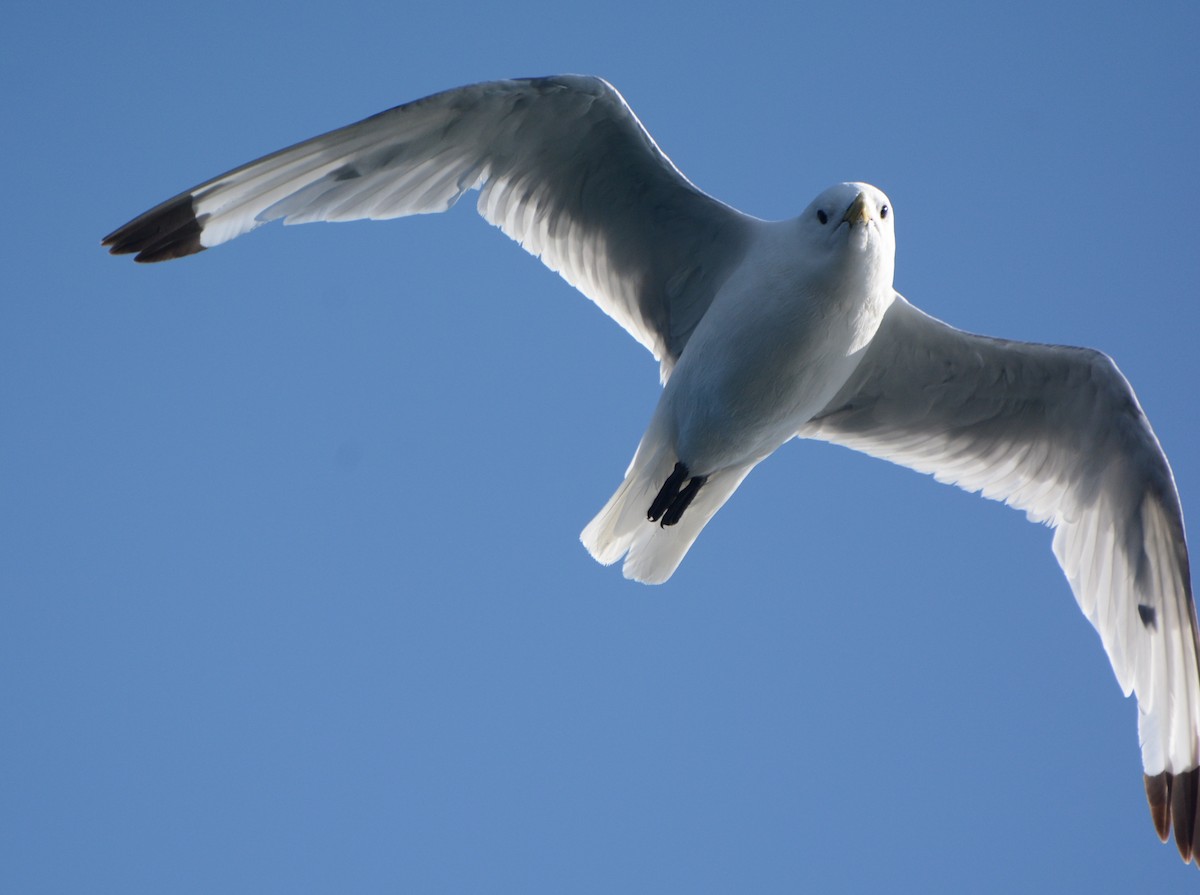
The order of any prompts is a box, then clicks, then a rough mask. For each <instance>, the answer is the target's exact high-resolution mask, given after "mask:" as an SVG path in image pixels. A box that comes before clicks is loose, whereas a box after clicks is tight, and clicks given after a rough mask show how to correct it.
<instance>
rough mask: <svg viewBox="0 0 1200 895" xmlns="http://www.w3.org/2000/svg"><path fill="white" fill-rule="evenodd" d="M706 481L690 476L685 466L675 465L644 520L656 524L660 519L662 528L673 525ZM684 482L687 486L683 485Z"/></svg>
mask: <svg viewBox="0 0 1200 895" xmlns="http://www.w3.org/2000/svg"><path fill="white" fill-rule="evenodd" d="M707 481H708V476H706V475H698V476H692V475H691V474H690V473H689V472H688V468H687V467H686V466H684V465H683V464H682V463H676V464H675V469H674V470H673V471H672V472H671V474H670V475H669V476H667V480H666V481H665V482H664V483H663V486H662V488H660V489H659V492H658V495H657V496H656V497H655V498H654V502H653V503H651V504H650V510H649V512H647V513H646V518H647V519H648V520H650V521H651V522H658V521H659V519H660V518H661V519H662V522H661V523H660V524H661V525H662V527H663V528H666V527H667V526H668V525H674V524H675V523H676V522H678V521H679V520H680V518H682V517H683V511H684V510H686V509H687V508H688V505H689V504H691V502H692V501H693V500H694V499H695V497H696V494H697V493H698V492H699V491H700V488H701V487H703V485H704V483H705V482H707ZM685 482H686V483H687V484H684V483H685Z"/></svg>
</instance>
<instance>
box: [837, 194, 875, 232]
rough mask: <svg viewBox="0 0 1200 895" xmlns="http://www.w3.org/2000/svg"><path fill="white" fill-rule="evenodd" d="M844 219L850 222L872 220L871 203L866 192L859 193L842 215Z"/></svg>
mask: <svg viewBox="0 0 1200 895" xmlns="http://www.w3.org/2000/svg"><path fill="white" fill-rule="evenodd" d="M842 220H843V221H845V222H847V223H850V224H857V223H859V222H864V223H865V222H866V221H869V220H871V205H870V203H869V202H868V200H867V194H866V193H859V194H858V195H857V196H855V197H854V201H853V202H851V203H850V207H849V208H847V209H846V213H845V214H844V215H842Z"/></svg>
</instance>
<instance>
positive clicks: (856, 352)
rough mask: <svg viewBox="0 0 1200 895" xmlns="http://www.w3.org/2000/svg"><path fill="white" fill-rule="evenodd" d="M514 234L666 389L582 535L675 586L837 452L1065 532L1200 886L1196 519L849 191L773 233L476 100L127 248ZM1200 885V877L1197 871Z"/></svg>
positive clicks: (577, 121)
mask: <svg viewBox="0 0 1200 895" xmlns="http://www.w3.org/2000/svg"><path fill="white" fill-rule="evenodd" d="M474 189H477V190H479V191H480V196H479V202H478V206H477V207H478V209H479V213H480V214H482V215H483V217H484V218H486V219H487V220H488V221H490V222H491V223H492V224H495V225H496V226H497V227H499V228H500V229H502V230H503V231H504V232H505V233H506V234H508V235H509V236H510V237H512V238H513V239H515V240H516V241H517V242H519V243H520V244H521V245H522V246H523V247H524V248H525V249H526V250H527V251H529V252H531V253H533V254H534V255H536V256H538V257H539V258H541V259H542V261H543V262H544V263H545V264H546V266H547V267H549V268H550V269H551V270H555V271H557V272H558V273H560V274H561V275H562V276H563V278H564V279H565V280H566V281H567V282H568V283H570V284H571V285H572V286H574V287H576V288H577V289H579V291H581V292H582V293H583V294H584V295H586V296H587V297H588V298H590V299H591V300H592V301H594V302H595V303H596V304H597V305H599V306H600V308H601V309H602V310H603V311H604V312H605V313H606V314H608V315H609V316H610V317H612V318H613V319H614V320H616V321H617V322H618V323H619V324H621V326H623V327H624V328H625V329H626V330H627V331H628V332H629V334H630V335H632V336H633V337H634V338H635V339H637V340H638V341H639V342H641V343H642V345H644V346H645V347H646V348H647V349H649V350H650V352H651V353H653V355H654V357H655V358H656V359H657V360H658V361H659V363H660V365H661V366H660V373H661V378H662V381H663V383H664V388H663V392H662V397H661V399H660V400H659V403H658V407H657V409H656V410H655V412H654V416H653V418H652V419H651V421H650V425H649V427H648V429H647V430H646V434H645V435H644V436H643V437H642V440H641V443H640V444H639V445H638V448H637V452H636V453H635V455H634V458H633V462H632V463H631V464H630V466H629V470H628V472H627V473H626V475H625V480H624V482H622V484H621V486H620V487H619V488H618V489H617V491H616V493H615V494H614V495H613V496H612V499H610V500H609V501H608V503H607V504H606V505H605V506H604V508H603V509H602V510H601V511H600V513H599V514H598V515H597V516H596V518H595V519H593V520H592V522H591V523H590V524H589V525H588V526H587V528H586V529H584V531H583V535H582V539H583V543H584V544H585V545H586V547H587V549H588V550H589V551H590V552H591V554H592V556H594V557H595V558H596V559H597V560H599V561H600V562H602V563H606V564H607V563H613V562H616V561H617V560H618V559H621V558H622V557H624V560H625V562H624V572H625V575H626V576H628V577H630V578H635V579H637V580H639V581H645V582H648V583H657V582H662V581H666V580H667V579H668V578H669V577H670V576H671V574H672V573H673V572H674V571H675V569H676V567H677V566H678V565H679V563H680V561H681V560H682V559H683V556H684V554H685V553H686V552H687V551H688V548H689V547H691V545H692V542H693V541H694V540H695V539H696V536H697V535H698V534H699V533H700V530H701V529H702V528H703V527H704V525H705V523H707V522H708V520H709V519H711V518H712V516H713V514H714V513H716V512H717V510H718V509H720V507H721V505H722V504H723V503H725V501H726V500H728V499H729V497H730V495H731V494H733V492H734V490H736V488H737V486H738V485H739V484H740V483H741V481H742V479H743V478H745V476H746V475H747V473H749V472H750V470H751V469H753V468H754V466H755V465H756V464H757V463H758V462H759V461H761V460H762V459H763V458H764V457H766V456H767V455H768V454H770V453H771V452H773V451H774V450H775V449H776V448H778V447H779V446H780V445H782V444H783V443H784V442H786V441H788V440H790V439H791V438H793V437H800V438H816V439H820V440H823V441H830V442H835V443H837V444H843V445H846V446H847V447H851V448H854V449H855V450H859V451H864V452H866V453H868V454H872V455H874V456H877V457H882V458H884V459H887V460H891V461H893V462H895V463H900V464H903V465H905V466H910V467H912V468H913V469H916V470H919V471H920V472H924V473H930V474H932V475H933V476H934V477H935V478H937V479H938V480H939V481H942V482H952V483H954V484H956V485H959V486H960V487H962V488H965V489H968V490H971V491H979V492H981V493H982V494H983V496H984V497H988V498H992V499H994V500H1003V501H1005V502H1006V503H1008V504H1011V505H1012V506H1014V507H1017V508H1018V509H1022V510H1024V511H1025V513H1026V515H1028V517H1029V518H1030V519H1032V520H1034V521H1036V522H1044V523H1046V524H1047V525H1050V526H1052V527H1054V529H1055V534H1054V542H1053V547H1054V555H1055V556H1056V557H1057V558H1058V561H1059V563H1060V564H1061V565H1062V568H1063V571H1064V572H1066V575H1067V578H1068V580H1069V581H1070V584H1071V589H1072V590H1073V591H1074V593H1075V598H1076V600H1078V602H1079V606H1080V608H1081V609H1082V610H1083V612H1084V615H1086V616H1087V618H1088V620H1089V621H1091V623H1092V624H1093V625H1094V626H1095V628H1096V630H1097V631H1098V632H1099V633H1100V637H1101V639H1102V641H1103V643H1104V648H1105V649H1106V650H1107V652H1108V657H1109V659H1110V660H1111V662H1112V667H1113V670H1114V671H1115V672H1116V676H1117V681H1118V682H1119V684H1120V685H1121V688H1122V689H1123V690H1124V691H1125V694H1126V695H1129V694H1130V693H1136V694H1137V700H1138V710H1139V716H1138V734H1139V738H1140V740H1141V746H1142V760H1143V764H1144V770H1145V786H1146V795H1147V797H1148V799H1149V802H1150V813H1151V816H1152V818H1153V821H1154V826H1155V829H1156V830H1157V831H1158V834H1159V836H1160V837H1161V838H1162V839H1163V840H1164V841H1165V840H1166V838H1167V836H1168V832H1169V831H1170V829H1171V826H1172V825H1174V829H1175V840H1176V843H1177V845H1178V847H1179V852H1180V854H1181V855H1182V856H1183V859H1184V860H1185V861H1190V860H1191V858H1192V857H1193V856H1196V857H1197V858H1200V820H1198V817H1197V806H1198V804H1200V792H1198V785H1200V774H1198V772H1197V765H1198V764H1200V761H1198V759H1200V755H1198V743H1200V666H1198V664H1197V652H1198V650H1197V631H1196V612H1195V606H1194V603H1193V600H1192V593H1191V577H1190V572H1189V568H1188V554H1187V544H1186V541H1185V538H1184V528H1183V516H1182V511H1181V508H1180V502H1179V496H1178V493H1177V491H1176V489H1175V481H1174V478H1173V476H1172V474H1171V469H1170V466H1169V465H1168V463H1167V458H1166V456H1165V455H1164V454H1163V451H1162V448H1161V447H1160V446H1159V443H1158V439H1157V438H1156V437H1155V435H1154V432H1153V431H1152V430H1151V428H1150V423H1149V421H1148V420H1147V419H1146V417H1145V414H1143V412H1142V409H1141V407H1140V406H1139V405H1138V401H1137V398H1136V397H1135V396H1134V393H1133V390H1132V389H1131V388H1130V386H1129V383H1128V382H1127V381H1126V380H1125V378H1124V377H1123V376H1122V375H1121V373H1120V371H1118V370H1117V367H1116V365H1115V364H1114V363H1113V362H1112V360H1111V359H1110V358H1108V357H1107V356H1105V355H1104V354H1101V353H1100V352H1098V351H1093V350H1090V349H1086V348H1067V347H1062V346H1054V345H1034V344H1028V343H1023V342H1010V341H1005V340H1002V339H992V338H988V337H985V336H977V335H972V334H970V333H966V332H962V331H961V330H957V329H954V328H953V327H950V326H947V325H946V324H945V323H942V322H941V321H939V320H935V319H933V318H932V317H929V316H928V315H926V314H924V313H922V312H921V311H919V310H917V309H916V308H915V307H913V306H912V305H910V304H909V303H908V302H907V301H906V300H905V299H904V298H903V297H902V296H901V295H899V294H898V293H897V292H896V291H895V290H894V289H893V288H892V274H893V269H894V259H895V235H894V230H893V221H894V214H893V210H892V204H891V202H890V201H889V200H888V198H887V196H885V195H884V194H883V193H882V192H880V191H879V190H878V189H876V188H875V187H873V186H869V185H867V184H864V183H842V184H838V185H837V186H833V187H830V188H829V189H827V190H825V192H823V193H821V194H820V195H819V196H817V198H816V199H814V200H813V202H812V204H810V205H809V206H808V208H806V209H805V210H804V212H803V213H802V214H801V215H800V216H799V217H797V218H794V219H792V220H788V221H779V222H767V221H761V220H758V219H756V218H753V217H749V216H747V215H744V214H742V213H741V212H739V211H737V210H735V209H733V208H730V207H729V206H728V205H724V204H722V203H721V202H718V201H717V200H716V199H713V198H712V197H710V196H708V195H706V194H705V193H703V192H701V191H700V190H699V189H697V188H696V187H695V186H694V185H693V184H692V183H691V182H690V181H689V180H688V179H687V178H686V177H684V176H683V174H682V173H680V171H679V170H678V169H677V168H676V167H675V166H674V165H673V164H672V163H671V161H670V159H668V158H667V157H666V155H664V154H663V152H662V150H660V149H659V148H658V146H657V145H656V144H655V142H654V140H653V139H652V138H651V137H650V135H649V134H648V133H647V132H646V130H645V129H644V128H643V127H642V125H641V123H640V122H639V121H638V119H637V117H636V116H635V115H634V114H633V112H632V111H631V110H630V108H629V106H628V105H626V103H625V101H624V99H622V97H621V96H620V94H618V93H617V91H616V90H615V89H613V87H612V86H610V85H609V84H607V83H606V82H605V81H603V80H600V79H599V78H591V77H578V76H563V77H550V78H535V79H530V80H514V81H496V82H492V83H486V84H475V85H472V86H468V87H462V88H459V89H457V90H450V91H447V92H445V93H439V94H436V95H434V96H430V97H427V98H425V99H421V100H417V101H416V102H411V103H408V104H407V105H403V106H398V107H397V108H394V109H391V110H389V111H386V112H382V113H380V114H378V115H375V116H372V117H371V118H367V119H366V120H364V121H360V122H358V123H357V124H352V125H350V126H348V127H344V128H341V129H340V130H335V131H332V132H330V133H327V134H325V135H323V136H319V137H315V138H313V139H311V140H307V141H305V142H303V143H298V144H296V145H295V146H292V147H290V148H287V149H282V150H280V151H279V152H275V153H273V154H271V155H268V156H266V157H264V158H261V159H259V160H257V161H254V162H251V163H249V164H247V165H243V166H242V167H240V168H236V169H234V170H233V171H230V172H229V173H227V174H222V175H221V176H220V177H216V178H214V179H212V180H209V181H208V182H206V183H203V184H201V185H199V186H197V187H195V188H193V189H190V190H187V191H186V192H184V193H181V194H180V195H178V196H176V197H175V198H173V199H170V200H168V201H166V202H164V203H162V204H161V205H159V206H157V207H156V208H153V209H151V210H150V211H148V212H146V213H145V214H143V215H141V216H140V217H137V218H135V219H134V220H132V221H130V222H129V223H128V224H126V225H125V226H123V227H121V228H120V229H118V230H116V231H114V232H113V233H112V234H110V235H109V236H107V237H105V239H104V244H105V245H108V246H110V247H111V251H112V252H113V253H114V254H124V253H132V252H136V253H137V258H136V259H135V260H137V261H163V260H166V259H169V258H179V257H181V256H184V255H190V254H192V253H195V252H199V251H202V250H203V249H206V248H210V247H212V246H215V245H220V244H221V243H223V242H226V241H227V240H230V239H233V238H234V237H235V236H240V235H242V234H243V233H247V232H249V231H250V230H253V229H255V228H256V227H258V226H260V225H261V224H265V223H267V222H269V221H274V220H277V219H282V220H283V222H284V223H286V224H298V223H307V222H309V221H350V220H358V219H362V218H372V219H377V220H379V219H386V218H395V217H401V216H403V215H410V214H424V213H430V212H440V211H445V210H446V209H448V208H450V207H451V206H452V205H454V203H455V202H457V201H458V200H459V199H460V198H462V196H463V194H465V193H466V192H467V191H469V190H474ZM1198 863H1200V861H1198Z"/></svg>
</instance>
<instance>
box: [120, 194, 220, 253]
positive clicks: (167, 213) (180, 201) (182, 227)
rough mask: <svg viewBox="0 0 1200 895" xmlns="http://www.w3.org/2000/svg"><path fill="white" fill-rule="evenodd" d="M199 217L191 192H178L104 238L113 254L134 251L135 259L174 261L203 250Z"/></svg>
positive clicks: (201, 222)
mask: <svg viewBox="0 0 1200 895" xmlns="http://www.w3.org/2000/svg"><path fill="white" fill-rule="evenodd" d="M202 225H203V221H202V220H201V218H199V217H197V215H196V209H195V203H194V202H193V197H192V195H191V193H185V194H184V195H182V196H176V197H175V198H174V199H170V200H168V201H166V202H164V203H162V204H161V205H158V206H155V207H154V208H151V209H150V210H149V211H147V212H146V213H145V214H142V215H139V216H138V217H136V218H134V219H133V220H132V221H130V222H129V223H128V224H126V225H125V226H123V227H119V228H117V229H116V230H114V231H113V232H112V233H110V234H108V236H106V237H104V239H102V240H101V241H100V244H101V245H104V246H108V247H109V248H108V251H109V253H110V254H113V255H132V254H133V253H134V252H136V253H137V255H136V257H135V258H134V259H133V260H134V261H138V262H141V263H142V264H147V263H150V262H154V261H170V260H171V259H172V258H183V257H184V256H186V255H194V254H196V253H197V252H203V251H204V249H205V248H207V247H206V246H203V245H201V244H200V234H201V232H202V231H203V229H204V227H203V226H202Z"/></svg>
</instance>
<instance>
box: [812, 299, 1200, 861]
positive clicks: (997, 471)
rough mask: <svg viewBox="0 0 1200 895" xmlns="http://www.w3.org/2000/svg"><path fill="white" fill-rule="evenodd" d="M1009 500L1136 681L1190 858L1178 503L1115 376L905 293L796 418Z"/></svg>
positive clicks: (1197, 687) (1188, 654)
mask: <svg viewBox="0 0 1200 895" xmlns="http://www.w3.org/2000/svg"><path fill="white" fill-rule="evenodd" d="M798 434H799V435H800V436H802V437H805V438H817V439H821V440H823V441H830V442H834V443H837V444H842V445H845V446H847V447H850V448H854V449H855V450H859V451H863V452H865V453H868V454H871V455H873V456H876V457H882V458H884V459H886V460H891V461H892V462H894V463H899V464H902V465H904V466H909V467H912V468H913V469H916V470H918V471H920V472H925V473H930V474H932V475H933V476H934V477H935V478H936V479H938V481H942V482H951V483H953V484H956V485H958V486H960V487H962V488H965V489H967V490H970V491H980V492H982V493H983V496H984V497H989V498H991V499H993V500H1003V501H1005V502H1006V503H1009V504H1011V505H1012V506H1014V507H1017V508H1018V509H1022V510H1024V511H1025V512H1026V514H1027V515H1028V516H1029V518H1030V519H1031V520H1033V521H1036V522H1045V523H1047V524H1048V525H1051V526H1053V527H1054V528H1055V529H1056V531H1055V534H1054V555H1055V556H1056V557H1057V558H1058V561H1059V563H1060V564H1061V566H1062V568H1063V570H1064V571H1065V572H1066V574H1067V578H1068V579H1069V581H1070V583H1071V589H1072V590H1073V591H1074V592H1075V598H1076V599H1077V600H1078V601H1079V606H1080V608H1081V609H1082V610H1083V612H1084V615H1086V616H1087V617H1088V620H1089V621H1091V623H1092V624H1093V625H1095V627H1096V630H1097V631H1099V632H1100V637H1101V640H1102V641H1103V643H1104V648H1105V650H1107V652H1108V656H1109V659H1110V660H1111V661H1112V667H1113V671H1115V672H1116V675H1117V680H1118V682H1119V683H1120V685H1121V688H1122V689H1123V690H1124V691H1125V694H1126V695H1129V694H1130V693H1131V692H1132V693H1136V694H1137V699H1138V709H1139V719H1138V720H1139V724H1138V729H1139V735H1140V738H1141V743H1142V760H1143V763H1144V766H1145V772H1146V793H1147V796H1148V798H1149V800H1150V808H1151V813H1152V815H1153V818H1154V823H1155V826H1156V828H1157V829H1158V832H1159V835H1160V836H1161V837H1162V838H1163V839H1164V840H1165V839H1166V837H1167V833H1168V831H1169V829H1170V825H1171V823H1172V821H1173V822H1174V826H1175V838H1176V842H1177V844H1178V845H1179V850H1180V852H1181V853H1182V855H1183V857H1184V860H1188V859H1190V857H1191V856H1192V855H1193V854H1195V855H1196V856H1197V858H1198V859H1200V823H1198V822H1197V805H1198V802H1200V799H1198V794H1197V782H1198V777H1200V775H1198V773H1197V770H1196V768H1197V764H1198V761H1197V759H1198V758H1200V755H1198V754H1197V749H1198V744H1200V665H1198V664H1197V653H1198V649H1197V631H1196V611H1195V606H1194V604H1193V601H1192V590H1191V576H1190V571H1189V568H1188V555H1187V544H1186V541H1185V539H1184V531H1183V516H1182V512H1181V510H1180V504H1179V496H1178V493H1177V492H1176V490H1175V480H1174V478H1173V476H1172V474H1171V468H1170V466H1169V465H1168V464H1167V458H1166V456H1165V455H1164V454H1163V451H1162V448H1161V447H1160V446H1159V443H1158V439H1157V438H1156V437H1155V435H1154V432H1153V431H1152V430H1151V428H1150V423H1149V422H1148V421H1147V419H1146V417H1145V415H1144V414H1143V413H1142V409H1141V407H1140V406H1139V405H1138V401H1137V398H1136V397H1135V396H1134V394H1133V390H1132V389H1131V388H1130V386H1129V383H1128V382H1127V381H1126V380H1125V377H1124V376H1122V375H1121V373H1120V371H1119V370H1117V368H1116V365H1115V364H1114V363H1113V362H1112V360H1111V359H1110V358H1108V357H1107V356H1106V355H1104V354H1101V353H1100V352H1098V351H1092V350H1089V349H1083V348H1064V347H1060V346H1051V345H1033V344H1028V343H1023V342H1009V341H1004V340H1000V339H990V338H985V337H982V336H976V335H972V334H970V333H965V332H962V331H960V330H956V329H954V328H953V327H950V326H947V325H946V324H944V323H942V322H941V321H939V320H935V319H933V318H932V317H929V316H928V315H926V314H924V313H922V312H921V311H919V310H917V309H916V308H914V307H913V306H912V305H910V304H909V303H908V302H907V301H905V300H904V299H903V298H901V297H900V296H897V297H896V301H895V302H894V303H893V305H892V307H891V308H890V309H889V310H888V312H887V314H886V316H885V317H884V319H883V323H882V325H881V326H880V328H879V331H878V334H877V335H876V336H875V339H874V341H873V342H872V343H871V345H870V346H868V348H867V350H866V354H865V355H864V357H863V360H862V363H861V365H860V366H859V368H858V369H857V370H856V372H855V373H854V375H853V376H852V377H851V378H850V380H849V382H847V383H846V385H845V387H844V388H843V389H842V390H841V392H839V394H838V395H837V396H835V397H834V399H833V400H832V401H831V402H830V403H829V405H828V406H827V407H826V408H825V409H824V410H823V411H822V412H821V413H820V414H818V415H817V416H816V417H815V418H814V419H813V420H812V421H811V422H810V423H808V424H807V425H806V426H805V427H804V428H803V429H802V430H801V431H800V432H799V433H798Z"/></svg>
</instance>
